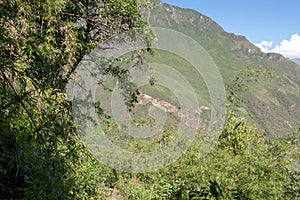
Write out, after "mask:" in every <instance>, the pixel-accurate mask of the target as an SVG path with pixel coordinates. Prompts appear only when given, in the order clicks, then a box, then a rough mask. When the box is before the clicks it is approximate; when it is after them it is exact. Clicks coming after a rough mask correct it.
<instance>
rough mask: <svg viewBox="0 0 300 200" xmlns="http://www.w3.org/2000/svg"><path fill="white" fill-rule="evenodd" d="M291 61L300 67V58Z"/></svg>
mask: <svg viewBox="0 0 300 200" xmlns="http://www.w3.org/2000/svg"><path fill="white" fill-rule="evenodd" d="M291 61H293V62H295V63H296V64H298V65H300V58H294V59H291Z"/></svg>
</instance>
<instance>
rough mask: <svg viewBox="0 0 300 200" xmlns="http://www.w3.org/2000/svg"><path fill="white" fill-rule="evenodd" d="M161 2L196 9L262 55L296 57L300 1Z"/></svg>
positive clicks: (299, 45) (299, 53) (299, 38)
mask: <svg viewBox="0 0 300 200" xmlns="http://www.w3.org/2000/svg"><path fill="white" fill-rule="evenodd" d="M162 1H163V2H165V3H169V4H172V5H177V6H180V7H184V8H192V9H194V10H197V11H199V12H200V13H202V14H204V15H206V16H208V17H210V18H212V19H213V20H214V21H216V22H217V23H218V24H220V25H221V26H222V27H223V28H224V29H225V31H227V32H233V33H235V34H239V35H244V36H246V37H247V38H248V40H250V41H251V42H252V43H255V44H257V45H258V46H259V47H261V49H262V50H263V51H265V52H270V51H271V52H278V53H282V54H283V55H285V56H286V57H300V0H162ZM292 36H293V37H292Z"/></svg>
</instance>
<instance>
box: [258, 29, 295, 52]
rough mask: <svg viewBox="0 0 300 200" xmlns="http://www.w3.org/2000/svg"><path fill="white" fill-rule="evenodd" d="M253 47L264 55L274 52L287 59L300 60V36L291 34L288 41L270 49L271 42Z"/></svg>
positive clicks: (283, 41) (263, 42)
mask: <svg viewBox="0 0 300 200" xmlns="http://www.w3.org/2000/svg"><path fill="white" fill-rule="evenodd" d="M255 45H256V46H257V47H259V48H260V49H261V50H262V52H265V53H268V52H274V53H280V54H282V55H283V56H285V57H287V58H300V35H298V34H293V35H292V36H291V38H290V39H289V40H282V41H281V42H280V44H277V45H276V46H275V47H274V48H272V46H273V42H268V41H262V42H261V43H259V44H255Z"/></svg>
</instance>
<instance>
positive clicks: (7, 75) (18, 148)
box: [0, 0, 144, 199]
mask: <svg viewBox="0 0 300 200" xmlns="http://www.w3.org/2000/svg"><path fill="white" fill-rule="evenodd" d="M143 5H144V4H142V3H141V2H139V1H138V0H45V1H41V0H30V1H29V0H28V1H23V0H4V1H0V15H1V18H0V63H1V64H0V98H1V102H0V127H1V133H0V143H1V147H0V150H1V152H0V198H26V199H31V198H34V199H67V198H72V197H73V198H79V199H80V198H92V195H95V194H96V193H97V189H96V185H94V187H93V186H92V185H88V183H87V182H80V181H79V180H83V179H82V178H83V177H84V176H89V175H88V174H87V173H86V174H84V173H85V171H82V172H81V173H83V174H81V175H78V171H80V169H82V168H81V167H79V166H80V165H82V164H85V165H87V166H86V167H87V168H89V166H92V165H93V164H92V163H93V159H92V158H86V160H82V159H81V157H83V156H84V155H85V157H88V156H87V155H86V152H85V150H84V149H83V146H82V144H81V143H80V141H79V140H78V138H77V134H76V130H75V125H74V123H73V121H72V116H71V103H70V102H69V101H68V99H67V97H66V94H65V91H64V89H65V86H66V84H67V82H68V80H69V78H70V76H71V75H72V73H73V72H74V71H75V69H76V67H77V66H78V64H79V63H80V61H81V60H82V59H83V57H84V56H85V55H87V54H88V53H89V52H90V51H91V49H93V48H95V47H96V46H97V45H98V43H99V42H104V41H105V40H107V39H108V38H110V37H111V36H113V35H114V34H118V33H120V32H122V31H126V30H129V29H132V28H140V27H143V25H144V22H143V21H142V19H141V12H140V9H141V7H142V6H143ZM112 75H114V74H113V73H112ZM76 170H78V171H76ZM79 174H80V173H79ZM84 180H86V181H87V179H84ZM86 195H87V196H90V197H87V196H86Z"/></svg>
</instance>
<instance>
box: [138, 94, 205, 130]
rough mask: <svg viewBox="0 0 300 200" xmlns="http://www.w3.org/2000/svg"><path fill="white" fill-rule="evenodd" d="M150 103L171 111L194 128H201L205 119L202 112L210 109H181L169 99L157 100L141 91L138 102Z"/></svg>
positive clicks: (142, 103) (201, 107)
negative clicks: (168, 100)
mask: <svg viewBox="0 0 300 200" xmlns="http://www.w3.org/2000/svg"><path fill="white" fill-rule="evenodd" d="M149 103H150V104H152V105H153V106H155V107H157V108H159V109H161V110H163V111H164V112H167V113H171V114H173V115H175V116H177V117H179V118H181V120H183V122H184V123H185V125H186V126H189V127H191V128H194V129H198V128H200V125H201V124H202V122H203V119H201V117H200V113H202V112H203V111H205V110H209V108H208V107H206V106H200V107H199V108H198V109H195V110H192V109H187V110H181V108H178V107H176V106H174V105H172V104H170V103H169V102H167V101H163V100H157V99H155V98H153V97H151V96H149V95H147V94H143V93H141V92H139V96H138V104H139V105H147V104H149Z"/></svg>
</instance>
